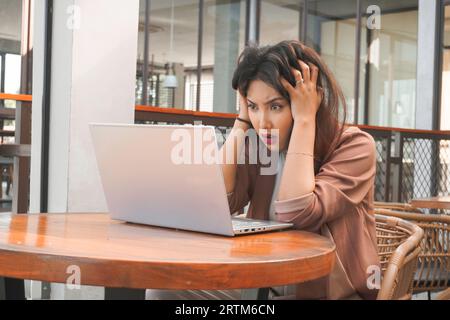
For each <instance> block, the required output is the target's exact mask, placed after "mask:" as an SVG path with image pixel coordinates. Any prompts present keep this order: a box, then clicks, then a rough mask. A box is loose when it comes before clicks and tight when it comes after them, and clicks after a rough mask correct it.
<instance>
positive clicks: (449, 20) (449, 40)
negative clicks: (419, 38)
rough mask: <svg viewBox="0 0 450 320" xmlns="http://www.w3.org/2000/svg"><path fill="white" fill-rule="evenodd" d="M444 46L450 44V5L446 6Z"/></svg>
mask: <svg viewBox="0 0 450 320" xmlns="http://www.w3.org/2000/svg"><path fill="white" fill-rule="evenodd" d="M444 46H450V5H447V6H445V17H444Z"/></svg>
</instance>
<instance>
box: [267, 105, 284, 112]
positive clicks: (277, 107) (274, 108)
mask: <svg viewBox="0 0 450 320" xmlns="http://www.w3.org/2000/svg"><path fill="white" fill-rule="evenodd" d="M282 107H283V106H282V105H279V104H273V105H271V107H270V108H271V109H272V110H275V111H277V110H280V109H281V108H282Z"/></svg>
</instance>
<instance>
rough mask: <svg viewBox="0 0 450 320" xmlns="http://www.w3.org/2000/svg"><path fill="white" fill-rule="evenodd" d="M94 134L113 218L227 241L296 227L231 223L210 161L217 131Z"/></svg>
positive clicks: (99, 130)
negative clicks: (237, 237)
mask: <svg viewBox="0 0 450 320" xmlns="http://www.w3.org/2000/svg"><path fill="white" fill-rule="evenodd" d="M90 129H91V134H92V138H93V142H94V148H95V154H96V157H97V165H98V169H99V172H100V177H101V181H102V184H103V189H104V193H105V198H106V202H107V205H108V210H109V212H110V215H111V218H113V219H117V220H123V221H127V222H132V223H139V224H148V225H154V226H160V227H168V228H176V229H184V230H192V231H199V232H206V233H213V234H220V235H226V236H234V235H239V234H246V233H255V232H264V231H269V230H279V229H285V228H289V227H291V226H292V224H290V223H279V222H275V221H263V220H253V219H246V218H232V216H231V214H230V209H229V205H228V200H227V195H226V190H225V184H224V179H223V175H222V170H221V165H220V163H219V162H217V161H211V156H210V155H214V154H216V155H217V154H218V144H217V138H216V134H215V130H214V127H212V126H193V125H176V126H174V125H127V124H99V123H92V124H90ZM206 140H207V141H206ZM195 148H196V149H195ZM189 150H190V151H189ZM202 155H204V156H202Z"/></svg>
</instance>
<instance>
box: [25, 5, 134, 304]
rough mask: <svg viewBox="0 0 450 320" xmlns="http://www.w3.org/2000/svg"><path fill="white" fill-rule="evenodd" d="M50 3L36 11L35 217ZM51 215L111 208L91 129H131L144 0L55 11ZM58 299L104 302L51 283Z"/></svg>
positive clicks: (92, 292) (95, 292)
mask: <svg viewBox="0 0 450 320" xmlns="http://www.w3.org/2000/svg"><path fill="white" fill-rule="evenodd" d="M44 13H45V8H44V1H36V6H35V11H34V18H35V19H34V21H35V26H34V29H35V37H34V63H33V66H34V67H33V68H34V69H33V119H32V132H33V138H32V151H31V176H30V184H31V191H30V212H39V209H40V206H39V197H40V159H41V141H40V140H41V127H42V123H41V117H42V114H41V107H42V95H43V71H44V70H43V67H42V65H43V61H44V45H45V44H44V25H45V21H44ZM53 15H54V16H53V48H52V83H51V116H50V155H49V196H48V208H49V212H84V211H89V212H95V211H98V212H101V211H106V209H107V207H106V202H105V199H104V195H103V190H102V187H101V182H100V177H99V174H98V169H97V165H96V161H95V154H94V150H93V145H92V141H91V136H90V132H89V127H88V123H90V122H113V123H133V122H134V104H135V92H134V90H135V77H136V56H137V35H138V15H139V1H138V0H131V1H127V2H126V3H125V2H123V1H121V0H95V1H92V0H58V1H54V11H53ZM52 298H55V299H62V298H69V299H77V298H100V299H101V298H103V289H102V288H85V287H83V288H82V289H81V290H68V289H66V288H65V286H64V285H54V284H53V285H52Z"/></svg>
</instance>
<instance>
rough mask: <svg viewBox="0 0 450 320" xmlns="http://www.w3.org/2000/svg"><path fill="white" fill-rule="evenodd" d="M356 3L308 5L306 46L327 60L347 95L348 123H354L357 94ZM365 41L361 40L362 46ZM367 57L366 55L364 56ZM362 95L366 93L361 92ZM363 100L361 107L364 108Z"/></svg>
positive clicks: (327, 1)
mask: <svg viewBox="0 0 450 320" xmlns="http://www.w3.org/2000/svg"><path fill="white" fill-rule="evenodd" d="M355 3H356V2H355V1H346V0H344V1H339V3H337V1H333V0H325V1H324V0H314V1H308V19H307V39H306V44H307V45H308V46H310V47H312V48H314V49H315V50H316V51H317V52H318V53H319V54H320V55H321V56H322V58H323V59H324V60H325V63H326V64H327V65H328V67H329V68H330V69H331V71H332V72H333V74H334V76H335V77H336V79H337V81H338V83H339V85H340V86H341V88H342V91H343V92H344V96H345V100H346V104H347V118H346V122H348V123H352V122H353V119H354V106H355V99H354V95H355V93H354V90H355V86H354V84H355V46H356V41H355V34H356V19H355V17H356V6H355ZM363 41H365V39H364V38H363V39H361V42H363ZM362 54H364V53H362ZM360 92H361V93H362V92H363V91H360ZM362 101H363V99H362V97H361V98H360V101H359V104H360V105H361V104H362Z"/></svg>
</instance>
